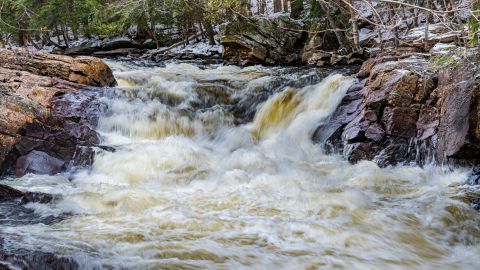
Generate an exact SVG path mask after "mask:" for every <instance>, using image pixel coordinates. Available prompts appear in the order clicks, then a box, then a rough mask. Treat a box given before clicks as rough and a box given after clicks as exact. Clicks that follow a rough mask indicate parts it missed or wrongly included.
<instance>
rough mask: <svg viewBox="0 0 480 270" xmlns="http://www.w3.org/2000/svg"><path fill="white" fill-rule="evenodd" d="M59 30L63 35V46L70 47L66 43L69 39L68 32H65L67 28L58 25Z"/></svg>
mask: <svg viewBox="0 0 480 270" xmlns="http://www.w3.org/2000/svg"><path fill="white" fill-rule="evenodd" d="M60 28H61V29H62V34H63V41H65V46H67V48H68V47H70V46H69V45H68V43H69V42H70V39H69V37H68V32H67V27H66V26H65V25H64V24H63V23H62V24H61V25H60Z"/></svg>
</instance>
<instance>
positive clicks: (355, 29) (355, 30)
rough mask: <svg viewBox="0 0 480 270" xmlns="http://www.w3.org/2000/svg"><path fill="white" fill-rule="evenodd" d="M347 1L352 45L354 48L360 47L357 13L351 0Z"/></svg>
mask: <svg viewBox="0 0 480 270" xmlns="http://www.w3.org/2000/svg"><path fill="white" fill-rule="evenodd" d="M348 3H349V4H350V7H349V11H350V20H351V22H352V36H353V47H354V49H355V50H359V49H360V40H359V36H358V23H357V13H356V12H355V9H354V8H353V0H349V1H348Z"/></svg>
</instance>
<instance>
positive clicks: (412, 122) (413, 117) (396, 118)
mask: <svg viewBox="0 0 480 270" xmlns="http://www.w3.org/2000/svg"><path fill="white" fill-rule="evenodd" d="M417 120H418V110H417V109H415V108H409V107H387V108H385V110H384V111H383V119H382V122H383V123H384V124H385V131H386V133H387V134H388V135H393V136H398V137H404V138H414V137H415V136H416V135H417Z"/></svg>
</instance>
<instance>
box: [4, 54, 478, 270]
mask: <svg viewBox="0 0 480 270" xmlns="http://www.w3.org/2000/svg"><path fill="white" fill-rule="evenodd" d="M108 64H109V65H110V66H111V67H112V69H113V70H114V74H115V77H116V78H117V80H118V82H119V84H120V87H119V88H117V89H116V90H115V93H116V95H114V96H113V97H109V98H105V102H106V103H107V104H108V105H109V108H108V111H107V112H106V113H105V115H103V116H102V117H101V118H100V120H99V125H98V131H99V132H100V134H101V136H102V144H103V145H105V146H110V147H113V148H115V149H116V150H115V151H114V152H109V151H102V152H99V153H98V155H97V157H96V160H95V162H94V164H93V165H92V167H91V168H84V169H81V170H78V171H77V172H75V173H74V174H73V175H71V174H60V175H56V176H39V175H27V176H25V177H23V178H21V179H18V180H13V181H11V180H9V179H7V180H4V181H3V182H7V183H8V184H9V185H11V186H13V187H15V188H18V189H21V190H28V191H37V192H46V193H51V194H56V195H60V196H61V199H58V200H56V201H54V202H53V203H50V204H47V205H43V204H36V203H31V204H28V205H26V214H25V216H27V217H28V219H29V220H30V221H29V222H25V217H21V216H14V217H10V218H5V219H3V220H2V222H1V223H0V231H1V234H2V238H3V239H5V243H6V248H12V249H13V248H25V249H27V250H42V251H47V252H53V253H55V254H58V255H61V256H65V257H69V258H74V259H75V261H76V262H77V263H78V264H79V265H80V268H82V269H102V268H105V269H346V270H350V269H365V270H373V269H389V270H393V269H472V270H474V269H480V260H479V258H478V255H479V254H480V214H479V213H478V212H477V211H476V210H474V209H473V208H472V207H471V206H470V205H469V202H468V200H467V199H466V198H467V197H468V196H469V195H468V194H471V193H472V192H478V189H476V188H475V187H472V186H468V185H465V182H466V179H467V177H468V171H467V170H463V169H458V170H453V171H451V170H446V169H444V168H440V167H435V166H433V165H430V166H425V167H424V168H420V167H417V166H414V165H405V166H397V167H389V168H379V167H378V166H377V165H376V164H375V163H373V162H368V161H363V162H360V163H358V164H355V165H352V164H349V163H348V162H346V161H345V160H343V159H342V157H341V156H340V155H326V154H325V153H324V152H323V151H322V147H321V145H315V144H314V143H313V142H312V140H311V137H312V134H313V133H314V131H315V129H316V127H317V126H319V125H320V124H321V123H322V122H323V121H326V120H327V119H328V117H329V115H330V114H331V113H332V112H333V111H334V110H335V108H336V107H337V105H338V104H339V103H340V101H341V99H342V97H343V96H344V95H345V93H346V91H347V89H348V88H349V86H350V85H351V84H352V83H353V82H354V78H353V77H349V76H344V75H340V74H336V73H338V72H336V71H334V70H325V69H324V70H315V69H308V70H307V69H300V68H266V67H259V66H255V67H248V68H240V67H234V66H222V65H210V66H201V65H196V64H188V63H170V64H167V65H166V66H164V67H151V66H141V65H136V64H133V63H126V62H115V61H109V62H108ZM342 73H343V74H345V73H346V71H342ZM1 211H8V210H5V208H2V210H1ZM3 214H5V213H3ZM4 216H5V215H4ZM16 219H18V220H17V221H16ZM31 220H37V222H32V221H31ZM7 221H8V222H7Z"/></svg>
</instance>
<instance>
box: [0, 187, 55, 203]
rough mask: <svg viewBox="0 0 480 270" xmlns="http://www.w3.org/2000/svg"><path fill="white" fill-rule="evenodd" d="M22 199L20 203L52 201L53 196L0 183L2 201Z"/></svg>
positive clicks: (0, 200) (0, 198)
mask: <svg viewBox="0 0 480 270" xmlns="http://www.w3.org/2000/svg"><path fill="white" fill-rule="evenodd" d="M18 199H21V201H20V204H27V203H50V202H51V201H52V200H53V196H52V195H50V194H45V193H39V192H22V191H20V190H17V189H14V188H12V187H9V186H6V185H2V184H0V202H7V201H12V200H18Z"/></svg>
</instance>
